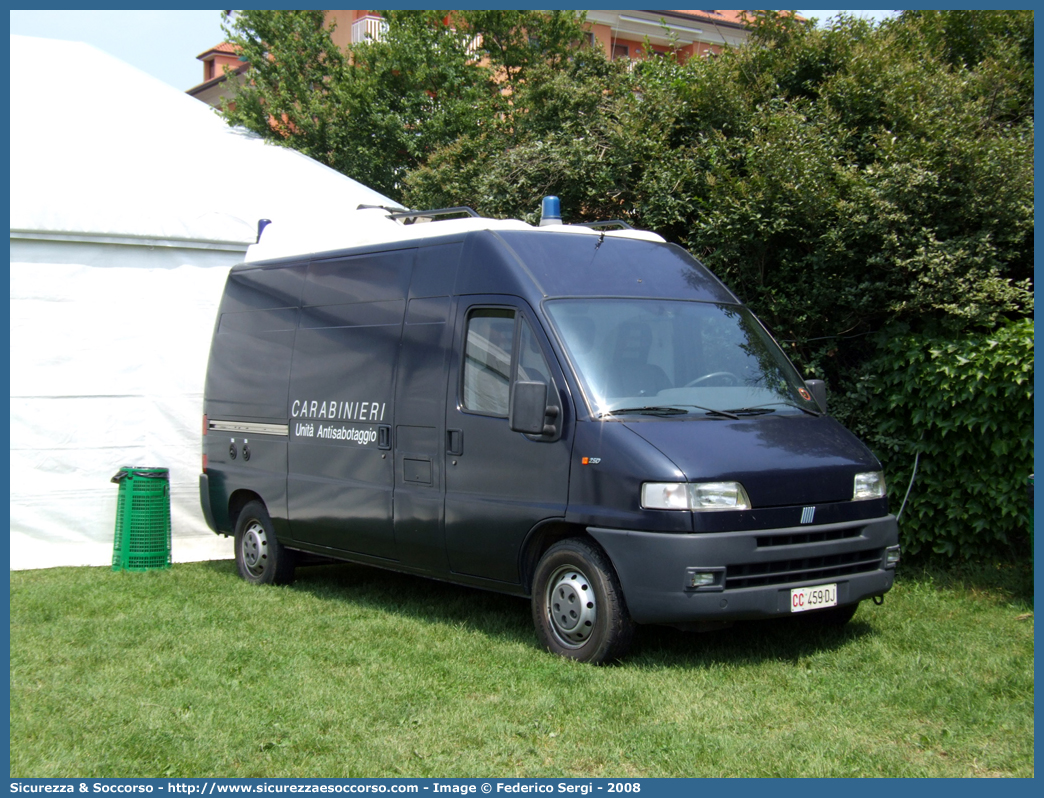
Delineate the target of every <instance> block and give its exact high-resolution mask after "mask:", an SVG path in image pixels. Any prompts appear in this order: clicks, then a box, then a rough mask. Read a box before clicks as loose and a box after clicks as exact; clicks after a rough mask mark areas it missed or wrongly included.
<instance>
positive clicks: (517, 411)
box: [508, 381, 558, 435]
mask: <svg viewBox="0 0 1044 798" xmlns="http://www.w3.org/2000/svg"><path fill="white" fill-rule="evenodd" d="M552 411H553V412H552ZM557 414H558V408H557V407H555V408H549V407H548V406H547V384H546V383H543V382H523V381H520V382H516V383H515V387H514V390H512V391H511V407H510V408H509V410H508V426H509V427H511V430H512V432H524V433H526V434H527V435H553V434H554V432H555V428H554V426H552V425H548V426H547V427H546V426H545V425H544V419H545V417H546V416H548V415H552V416H555V415H557ZM548 427H550V429H548Z"/></svg>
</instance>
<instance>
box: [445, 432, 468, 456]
mask: <svg viewBox="0 0 1044 798" xmlns="http://www.w3.org/2000/svg"><path fill="white" fill-rule="evenodd" d="M446 454H452V455H462V454H464V430H462V429H448V430H446Z"/></svg>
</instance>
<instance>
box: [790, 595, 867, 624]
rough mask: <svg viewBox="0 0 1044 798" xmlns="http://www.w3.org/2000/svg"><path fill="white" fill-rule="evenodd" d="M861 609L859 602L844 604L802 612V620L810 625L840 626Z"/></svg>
mask: <svg viewBox="0 0 1044 798" xmlns="http://www.w3.org/2000/svg"><path fill="white" fill-rule="evenodd" d="M858 609H859V602H858V601H857V602H856V603H855V604H843V605H841V606H840V607H829V608H827V609H825V610H813V611H811V612H806V613H803V614H802V620H803V621H804V622H805V623H806V624H808V625H809V626H819V627H824V628H826V627H834V628H840V627H842V626H844V625H845V624H846V623H848V622H849V621H850V620H852V616H853V615H855V614H856V610H858Z"/></svg>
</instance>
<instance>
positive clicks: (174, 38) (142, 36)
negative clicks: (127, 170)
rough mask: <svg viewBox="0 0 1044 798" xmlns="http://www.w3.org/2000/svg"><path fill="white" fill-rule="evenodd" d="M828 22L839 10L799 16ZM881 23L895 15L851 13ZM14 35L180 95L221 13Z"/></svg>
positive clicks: (45, 14) (23, 29)
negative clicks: (54, 42) (93, 52)
mask: <svg viewBox="0 0 1044 798" xmlns="http://www.w3.org/2000/svg"><path fill="white" fill-rule="evenodd" d="M798 13H799V14H801V15H802V16H804V17H816V18H818V19H819V20H821V21H826V20H828V19H830V18H831V17H833V16H835V15H837V14H839V13H841V12H840V11H799V12H798ZM846 13H849V14H854V15H857V16H866V17H870V18H872V19H880V18H882V17H883V16H889V15H891V14H893V13H895V12H892V11H848V12H846ZM11 33H14V34H19V35H22V36H40V37H43V38H47V39H66V40H68V41H78V42H86V43H87V44H91V45H94V46H95V47H97V48H98V49H99V50H102V51H104V52H106V53H108V54H109V55H112V56H115V57H116V58H119V59H120V60H121V61H125V62H127V63H128V64H131V65H133V66H136V67H137V68H138V69H140V70H142V71H143V72H147V73H148V74H150V75H152V76H153V77H157V78H159V79H160V80H162V81H163V82H164V83H167V84H169V85H171V86H173V87H174V88H176V89H181V90H182V91H184V90H186V89H190V88H192V87H193V86H195V85H197V84H199V83H202V82H203V65H202V64H201V63H200V62H199V61H197V60H196V56H197V55H199V54H200V53H202V52H204V51H206V50H209V49H210V48H211V47H213V46H214V45H215V44H217V43H219V42H220V41H222V40H223V39H224V34H222V32H221V12H220V11H83V10H75V11H13V10H12V11H11Z"/></svg>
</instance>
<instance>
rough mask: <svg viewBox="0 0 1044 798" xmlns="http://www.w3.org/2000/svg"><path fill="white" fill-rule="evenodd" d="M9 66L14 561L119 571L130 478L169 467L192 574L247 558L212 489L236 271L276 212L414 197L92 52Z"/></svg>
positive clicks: (176, 531)
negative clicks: (256, 132)
mask: <svg viewBox="0 0 1044 798" xmlns="http://www.w3.org/2000/svg"><path fill="white" fill-rule="evenodd" d="M26 63H32V64H33V67H32V69H26V68H18V69H16V68H14V67H15V66H16V65H19V67H21V66H22V65H24V64H26ZM11 64H12V70H11V274H10V279H11V372H10V373H11V549H10V565H11V568H16V569H21V568H43V567H53V566H59V565H106V564H108V563H110V562H111V557H112V541H113V531H114V527H115V514H116V496H117V486H116V485H113V484H111V483H110V481H109V480H110V478H111V477H112V475H113V474H115V473H116V472H117V471H118V470H119V469H120V468H121V467H123V466H153V467H157V466H158V467H166V468H169V469H170V475H171V510H172V524H173V543H172V556H173V559H174V560H175V562H182V561H190V560H204V559H213V558H227V557H230V556H232V546H231V542H230V541H229V540H228V539H227V538H224V537H219V536H217V535H215V534H213V533H212V532H211V531H210V530H209V529H208V528H207V527H206V524H205V522H204V521H203V517H202V513H201V510H200V507H199V488H198V481H199V473H200V460H201V445H202V441H201V434H202V392H203V383H204V376H205V372H206V364H207V356H208V351H209V345H210V338H211V334H212V332H213V329H214V322H215V314H216V311H217V306H218V302H219V300H220V297H221V290H222V286H223V285H224V281H225V279H226V277H227V274H228V269H229V268H230V267H231V266H232V265H233V264H235V263H238V262H240V261H242V260H243V257H244V253H245V252H246V249H247V246H248V245H249V244H251V243H253V241H254V240H255V238H256V235H257V233H256V229H257V220H258V219H261V218H267V219H272V220H273V222H274V225H273V226H275V225H277V224H282V223H292V224H295V225H309V224H310V225H319V226H320V227H322V226H331V225H334V226H335V225H337V224H339V223H343V220H344V219H345V218H346V217H348V216H349V215H350V214H352V213H355V212H356V209H357V208H358V206H359V205H360V204H368V205H385V206H394V205H395V204H396V203H394V202H393V201H392V200H390V199H388V198H387V197H384V196H383V195H381V194H378V193H377V192H375V191H373V190H371V189H369V188H367V187H366V186H363V185H361V184H359V183H357V182H355V181H354V180H350V179H349V178H347V177H345V176H343V175H341V174H338V173H336V172H334V171H333V170H331V169H328V168H326V167H325V166H322V165H321V164H319V163H317V162H315V161H312V160H311V159H309V158H306V157H305V156H303V155H301V154H300V153H296V152H294V151H292V150H289V149H286V148H283V147H277V146H273V145H270V144H267V143H265V142H263V141H262V140H261V139H260V138H258V137H256V136H253V135H251V134H249V133H246V132H244V131H242V130H235V129H232V128H229V127H228V126H227V125H226V124H225V123H224V122H223V121H222V120H221V119H220V118H219V117H218V116H216V115H215V114H214V112H213V111H212V109H210V108H209V107H208V106H206V105H204V104H203V103H200V102H199V101H197V100H195V99H193V98H191V97H188V96H186V95H185V94H183V93H182V92H180V91H178V90H176V89H174V88H172V87H170V86H167V85H166V84H164V83H162V82H161V81H158V80H156V79H154V78H152V77H150V76H148V75H146V74H144V73H142V72H140V71H139V70H137V69H135V68H133V67H131V66H129V65H127V64H124V63H123V62H121V61H118V60H117V59H115V58H112V57H111V56H108V55H106V54H105V53H102V52H100V51H99V50H96V49H94V48H93V47H89V46H87V45H84V44H79V43H75V42H59V41H52V40H45V39H34V38H29V37H22V36H11Z"/></svg>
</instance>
